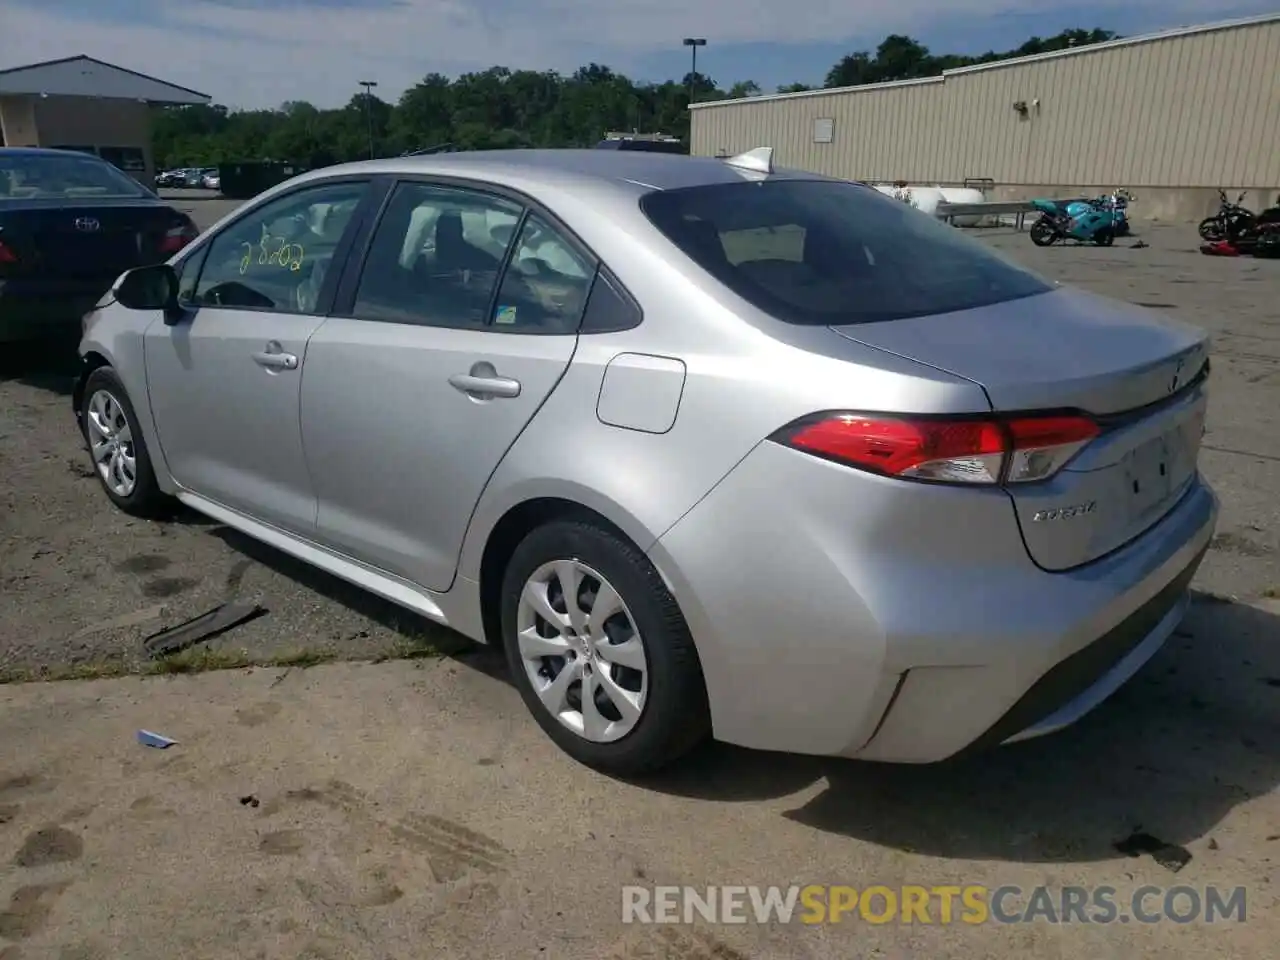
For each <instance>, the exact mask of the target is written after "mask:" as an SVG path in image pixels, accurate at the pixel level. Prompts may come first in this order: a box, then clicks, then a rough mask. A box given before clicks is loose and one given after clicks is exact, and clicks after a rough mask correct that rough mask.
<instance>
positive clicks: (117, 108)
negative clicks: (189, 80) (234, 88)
mask: <svg viewBox="0 0 1280 960" xmlns="http://www.w3.org/2000/svg"><path fill="white" fill-rule="evenodd" d="M210 99H211V98H210V97H209V96H208V95H207V94H203V93H199V92H197V91H195V90H188V89H187V88H186V87H179V86H176V85H175V84H172V83H165V82H164V81H163V80H157V79H156V78H155V77H148V76H147V75H145V74H142V73H135V72H134V71H133V70H126V69H125V68H124V67H117V66H114V65H112V64H110V63H104V62H103V61H101V60H95V59H93V58H92V57H87V56H79V57H68V58H67V59H65V60H49V61H46V62H44V63H33V64H30V65H28V66H24V67H11V68H9V69H7V70H0V146H10V147H61V148H63V149H68V150H82V151H85V152H88V153H95V154H97V155H98V156H100V157H102V158H103V159H104V160H107V161H110V162H111V163H114V164H115V165H116V166H117V167H119V168H120V169H122V170H125V171H126V172H128V173H130V174H132V175H133V176H135V177H137V178H138V179H139V180H141V181H142V182H143V183H146V184H148V185H150V184H151V183H153V182H154V180H155V163H154V161H153V160H152V157H151V111H152V109H153V107H154V106H156V105H160V104H163V105H190V104H201V103H208V102H209V100H210Z"/></svg>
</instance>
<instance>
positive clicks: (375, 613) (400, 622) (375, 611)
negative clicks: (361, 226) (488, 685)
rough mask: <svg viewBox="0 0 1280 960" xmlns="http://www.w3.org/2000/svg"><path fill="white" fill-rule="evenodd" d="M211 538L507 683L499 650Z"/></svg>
mask: <svg viewBox="0 0 1280 960" xmlns="http://www.w3.org/2000/svg"><path fill="white" fill-rule="evenodd" d="M186 513H191V515H192V516H195V517H199V516H200V515H199V514H196V513H195V512H194V511H185V510H184V515H185V514H186ZM197 522H199V521H197ZM208 522H209V523H210V524H212V523H213V522H212V521H208ZM208 533H209V534H210V535H211V536H214V537H217V538H218V539H219V540H221V541H222V542H223V543H225V544H226V545H227V546H228V547H230V548H231V549H232V550H234V551H235V552H236V553H239V554H241V555H242V556H244V557H246V558H247V559H249V560H252V561H254V562H255V563H260V564H262V565H263V566H264V567H267V568H269V569H271V570H273V571H275V572H276V573H278V574H280V575H281V576H283V577H287V578H288V579H290V580H292V581H293V582H294V583H297V584H299V585H301V586H303V587H306V588H307V589H308V590H312V591H314V592H315V593H318V594H321V595H322V596H325V597H328V598H329V599H330V600H333V601H334V602H335V603H338V604H341V605H342V606H344V607H346V608H347V609H349V610H353V611H355V612H356V613H358V614H360V615H361V616H362V617H366V618H368V619H369V620H372V621H373V622H374V623H377V624H379V625H381V626H383V627H385V628H386V629H388V630H390V631H391V632H393V633H398V634H400V636H401V637H403V638H404V639H405V640H407V641H410V642H411V643H412V644H414V645H418V646H421V647H423V648H424V649H430V650H432V651H434V652H436V653H439V654H442V655H444V656H447V657H451V658H454V659H456V660H458V661H460V662H463V663H466V664H467V665H468V666H472V667H474V668H476V669H479V670H482V671H483V672H484V673H486V674H489V675H491V676H500V677H501V679H504V680H505V679H507V677H506V667H505V661H504V660H503V658H502V656H501V653H500V651H497V650H495V649H490V648H489V647H487V646H485V645H484V644H478V643H475V642H473V641H471V640H469V639H467V638H466V637H464V636H463V635H462V634H460V633H458V632H457V631H455V630H451V629H449V628H448V627H445V626H442V625H441V624H438V623H436V622H435V621H432V620H428V619H427V618H426V617H423V616H421V615H419V614H416V613H414V612H413V611H411V610H407V609H405V608H404V607H402V606H400V605H398V604H395V603H392V602H391V601H390V600H384V599H382V598H381V597H379V596H377V595H376V594H373V593H369V592H368V591H367V590H362V589H361V588H360V587H356V586H353V585H352V584H349V583H347V582H346V581H345V580H340V579H338V578H337V577H335V576H332V575H331V574H328V573H326V572H324V571H323V570H320V569H318V568H316V567H313V566H311V565H310V564H307V563H304V562H303V561H301V560H297V559H294V558H293V557H291V556H289V555H288V554H287V553H282V552H280V551H279V550H277V549H275V548H274V547H270V546H267V545H266V544H265V543H262V542H260V541H258V540H254V539H253V538H252V537H249V536H246V535H245V534H243V533H241V532H239V531H238V530H234V529H232V528H231V527H227V526H222V525H211V526H210V528H209V530H208Z"/></svg>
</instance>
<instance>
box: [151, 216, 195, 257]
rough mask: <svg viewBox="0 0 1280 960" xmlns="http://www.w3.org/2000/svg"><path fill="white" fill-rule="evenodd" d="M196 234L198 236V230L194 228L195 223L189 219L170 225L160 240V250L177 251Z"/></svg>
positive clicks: (165, 251) (164, 251)
mask: <svg viewBox="0 0 1280 960" xmlns="http://www.w3.org/2000/svg"><path fill="white" fill-rule="evenodd" d="M197 236H199V232H198V231H197V230H196V227H195V224H193V223H191V222H189V221H188V222H187V223H180V224H178V225H177V226H174V227H170V228H169V230H168V231H167V232H166V233H165V235H164V237H163V238H161V240H160V252H161V253H170V254H172V253H177V252H178V251H179V250H181V249H182V248H183V247H185V246H186V245H187V244H188V243H190V242H191V241H192V240H194V239H195V238H196V237H197Z"/></svg>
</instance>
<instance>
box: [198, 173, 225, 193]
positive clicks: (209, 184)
mask: <svg viewBox="0 0 1280 960" xmlns="http://www.w3.org/2000/svg"><path fill="white" fill-rule="evenodd" d="M200 185H201V186H203V187H204V188H205V189H206V190H220V189H221V188H222V178H221V177H220V176H219V175H218V171H217V170H214V171H213V172H212V173H206V174H205V175H204V177H203V178H202V179H201V181H200Z"/></svg>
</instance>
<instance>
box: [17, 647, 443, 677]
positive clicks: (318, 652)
mask: <svg viewBox="0 0 1280 960" xmlns="http://www.w3.org/2000/svg"><path fill="white" fill-rule="evenodd" d="M442 655H443V653H442V651H440V650H439V649H437V648H436V647H435V646H433V645H431V644H430V643H428V642H427V641H426V639H425V635H424V636H421V637H420V636H407V637H403V638H401V639H400V640H398V641H397V642H396V644H395V646H393V647H392V648H391V649H390V650H388V651H387V652H386V653H385V654H383V655H382V656H379V657H377V658H375V659H374V660H373V662H374V663H382V662H384V661H386V660H421V659H423V658H426V657H438V656H442ZM339 659H340V658H339V656H338V655H337V653H335V652H334V651H332V650H326V649H320V648H311V647H300V648H299V649H297V650H291V651H289V652H287V653H282V654H276V655H273V656H253V655H252V654H250V653H249V651H247V650H211V649H209V648H207V647H195V648H193V649H190V650H184V651H182V652H181V653H175V654H173V655H171V656H168V657H162V658H161V659H159V660H146V661H142V662H141V663H136V662H130V661H127V660H103V661H98V662H95V663H76V664H67V665H62V666H53V667H39V668H35V667H13V668H4V667H0V685H3V684H8V683H38V682H46V683H48V682H53V681H58V680H105V679H110V678H112V677H132V676H142V677H150V676H180V675H189V674H196V673H209V672H210V671H213V670H242V669H245V668H246V667H286V668H292V669H298V670H305V669H307V668H309V667H316V666H319V665H320V664H323V663H333V662H334V661H336V660H339ZM357 662H358V661H357Z"/></svg>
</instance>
